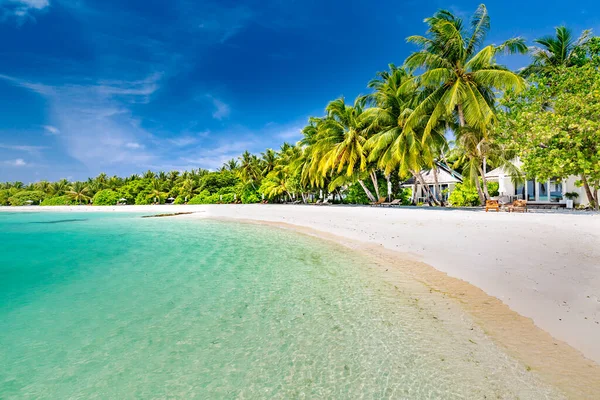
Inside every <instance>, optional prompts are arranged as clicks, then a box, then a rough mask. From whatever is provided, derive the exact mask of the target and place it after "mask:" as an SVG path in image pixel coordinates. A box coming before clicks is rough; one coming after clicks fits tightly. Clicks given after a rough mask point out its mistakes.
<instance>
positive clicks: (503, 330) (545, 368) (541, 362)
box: [184, 215, 600, 399]
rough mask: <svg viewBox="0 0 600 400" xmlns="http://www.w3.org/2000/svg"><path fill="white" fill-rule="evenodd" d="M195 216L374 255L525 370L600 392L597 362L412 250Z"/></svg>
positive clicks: (567, 388)
mask: <svg viewBox="0 0 600 400" xmlns="http://www.w3.org/2000/svg"><path fill="white" fill-rule="evenodd" d="M186 217H188V218H189V217H190V215H187V216H185V217H184V218H186ZM192 218H193V217H192ZM196 218H198V217H196ZM199 219H210V220H216V221H221V222H232V223H244V224H256V225H262V226H269V227H273V228H276V229H284V230H291V231H294V232H296V233H298V234H302V235H307V236H311V237H315V238H319V239H323V240H326V241H328V242H330V243H333V244H337V245H340V246H343V247H346V248H348V249H350V250H351V251H354V252H357V253H361V254H362V255H364V256H365V257H367V258H369V259H370V260H372V265H370V267H375V268H376V269H378V270H379V272H380V274H381V276H382V278H383V279H384V280H385V281H387V282H388V283H390V284H393V285H396V284H398V282H399V279H400V280H402V279H403V278H402V277H399V276H398V274H397V273H401V274H402V275H405V276H408V277H409V278H410V279H412V280H413V281H415V282H418V283H420V284H422V285H424V286H425V287H426V288H427V289H429V292H430V293H434V294H437V295H440V296H442V297H443V298H446V299H449V300H450V301H452V302H454V304H456V305H458V306H459V307H460V308H461V309H462V310H463V311H464V312H466V313H467V315H468V316H469V317H471V318H472V319H473V321H474V322H475V323H476V324H477V326H478V327H479V328H480V329H481V330H482V332H483V333H484V334H485V336H487V337H488V338H490V339H491V340H492V341H493V342H494V343H495V344H496V345H497V346H499V347H500V348H501V349H502V351H504V352H505V353H506V354H507V355H508V356H510V357H511V358H513V359H514V360H516V361H518V362H519V363H521V364H522V365H523V366H525V367H526V368H527V370H528V371H531V372H533V373H535V374H536V375H537V376H538V377H539V378H541V380H542V381H543V382H545V383H546V384H548V385H550V386H552V387H555V388H557V389H558V390H560V391H561V392H562V393H563V394H565V395H566V396H567V398H574V399H578V398H593V397H594V396H596V395H597V394H598V392H600V378H599V377H600V365H599V364H597V363H595V362H594V361H592V360H590V359H588V358H586V357H585V356H584V355H583V354H582V353H581V352H579V351H578V350H576V349H575V348H573V347H571V346H569V345H568V344H567V343H565V342H562V341H560V340H557V339H555V338H553V337H552V336H551V335H550V334H549V333H548V332H546V331H544V330H542V329H540V328H539V327H537V326H536V325H535V324H534V323H533V321H532V320H531V319H530V318H527V317H524V316H522V315H520V314H518V313H516V312H515V311H513V310H511V309H510V308H509V307H508V306H507V305H506V304H504V303H503V302H502V301H500V300H499V299H497V298H495V297H492V296H489V295H488V294H486V293H485V292H484V291H483V290H481V289H480V288H478V287H476V286H473V285H472V284H470V283H468V282H466V281H464V280H461V279H457V278H453V277H451V276H449V275H448V274H446V273H444V272H441V271H439V270H437V269H435V268H434V267H433V266H431V265H428V264H425V263H423V262H420V261H417V260H415V259H414V257H411V256H410V255H406V254H402V253H399V252H396V251H393V250H387V249H385V248H382V246H377V245H369V244H365V243H362V242H359V241H356V240H352V239H348V238H345V237H341V236H336V235H333V234H329V233H326V232H323V231H319V230H315V229H312V228H307V227H302V226H298V225H294V224H288V223H283V222H269V221H263V220H252V219H238V218H227V217H210V216H202V217H200V218H199ZM390 269H391V271H389V270H390ZM404 279H405V278H404Z"/></svg>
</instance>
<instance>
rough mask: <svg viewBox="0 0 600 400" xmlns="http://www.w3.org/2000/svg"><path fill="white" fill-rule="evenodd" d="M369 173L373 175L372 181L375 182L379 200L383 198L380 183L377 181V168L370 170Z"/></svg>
mask: <svg viewBox="0 0 600 400" xmlns="http://www.w3.org/2000/svg"><path fill="white" fill-rule="evenodd" d="M369 175H370V176H371V181H372V182H373V186H374V187H375V194H376V195H377V200H379V199H380V198H381V195H380V194H379V184H378V182H377V172H375V170H372V171H371V172H369ZM377 200H376V201H377Z"/></svg>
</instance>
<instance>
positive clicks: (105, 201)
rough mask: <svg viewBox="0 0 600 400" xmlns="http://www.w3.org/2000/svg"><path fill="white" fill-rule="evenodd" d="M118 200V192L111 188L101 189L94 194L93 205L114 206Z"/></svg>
mask: <svg viewBox="0 0 600 400" xmlns="http://www.w3.org/2000/svg"><path fill="white" fill-rule="evenodd" d="M118 202H119V194H118V193H117V192H115V191H113V190H111V189H103V190H101V191H99V192H98V193H96V194H95V195H94V198H93V200H92V203H93V204H94V205H95V206H114V205H116V204H117V203H118Z"/></svg>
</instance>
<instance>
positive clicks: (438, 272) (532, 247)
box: [0, 205, 600, 398]
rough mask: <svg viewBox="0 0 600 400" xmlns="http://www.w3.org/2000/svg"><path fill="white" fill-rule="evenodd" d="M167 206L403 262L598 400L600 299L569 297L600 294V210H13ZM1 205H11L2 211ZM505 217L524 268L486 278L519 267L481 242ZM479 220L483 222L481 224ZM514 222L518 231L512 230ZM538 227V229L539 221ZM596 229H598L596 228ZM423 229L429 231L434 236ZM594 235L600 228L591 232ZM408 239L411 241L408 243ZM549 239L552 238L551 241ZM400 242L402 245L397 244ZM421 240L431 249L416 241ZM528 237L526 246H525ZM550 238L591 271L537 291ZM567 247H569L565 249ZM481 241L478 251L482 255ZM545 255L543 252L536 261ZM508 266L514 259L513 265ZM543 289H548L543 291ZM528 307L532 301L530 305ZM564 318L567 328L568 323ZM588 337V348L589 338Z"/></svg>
mask: <svg viewBox="0 0 600 400" xmlns="http://www.w3.org/2000/svg"><path fill="white" fill-rule="evenodd" d="M165 209H169V210H170V211H172V212H180V211H182V212H193V213H192V214H188V215H181V216H177V218H186V219H188V218H192V219H194V218H198V219H205V218H211V219H218V220H223V221H236V222H241V223H258V224H263V225H270V226H273V227H276V228H283V229H291V230H294V231H296V232H298V233H301V234H308V235H311V236H315V237H318V238H321V239H324V240H328V241H331V242H334V243H338V244H340V245H343V246H346V247H348V248H351V249H352V250H355V251H359V252H362V253H365V254H366V255H368V256H369V257H371V258H374V259H376V260H377V262H376V263H375V264H377V265H387V266H390V265H393V266H394V267H395V268H400V269H402V272H403V273H406V274H408V275H410V276H411V277H412V278H413V279H415V280H416V281H418V282H421V283H423V284H424V285H426V286H427V287H429V288H430V291H432V292H437V293H439V294H441V295H443V296H447V297H448V298H451V299H453V300H454V301H455V302H457V303H459V304H460V306H461V307H462V309H463V310H465V312H466V313H467V314H468V315H469V316H471V317H472V318H473V319H474V320H475V321H476V323H477V324H478V325H479V326H480V327H481V329H482V330H483V331H484V332H485V334H486V335H487V336H489V337H490V338H491V339H492V340H493V341H494V342H495V343H496V344H498V345H499V346H500V347H501V348H502V349H503V350H505V351H506V353H507V354H508V355H509V356H511V357H512V358H514V359H516V360H518V361H520V362H521V363H522V364H524V365H526V366H527V367H528V368H531V370H532V371H533V372H535V373H537V374H539V375H540V376H541V377H542V378H543V380H544V381H546V382H547V383H550V384H552V385H553V386H556V387H558V388H559V389H561V390H562V391H564V392H565V394H567V395H568V397H569V398H592V397H593V396H595V395H597V393H598V392H600V366H599V365H598V359H597V358H595V357H597V355H598V354H600V343H597V342H598V341H597V340H595V339H594V338H597V337H600V335H596V333H598V332H600V329H598V330H597V331H595V330H594V325H595V326H598V325H597V324H594V322H595V321H594V320H593V318H599V316H600V301H598V305H594V304H592V307H591V308H590V307H587V308H586V307H582V306H581V303H577V302H573V303H574V306H572V307H571V309H567V308H566V307H565V306H563V305H561V303H560V298H561V297H564V296H568V295H569V296H572V295H573V293H572V292H569V290H571V291H573V290H576V291H579V292H580V293H579V294H582V295H584V299H585V298H586V297H585V293H586V292H587V291H589V290H592V292H590V293H592V294H593V291H594V290H595V293H596V294H598V292H599V291H598V288H599V287H600V284H599V283H600V276H599V275H600V270H599V269H598V268H599V267H597V266H596V269H595V270H594V268H593V266H594V265H596V264H595V263H596V260H598V259H600V257H598V255H599V254H600V252H598V250H596V247H597V246H594V243H598V242H597V241H596V240H597V239H600V236H598V233H600V230H596V231H595V229H596V228H600V218H598V217H597V216H595V215H594V214H587V215H586V214H583V215H581V214H578V215H577V216H572V215H564V214H558V215H556V214H516V215H515V214H495V213H494V214H492V213H489V214H486V213H481V212H479V213H478V212H468V211H452V212H448V211H446V210H444V211H437V210H426V211H425V210H423V211H421V212H420V210H406V209H404V210H402V209H400V210H397V209H381V208H367V207H363V208H355V207H310V206H289V205H288V206H278V205H231V206H225V205H218V206H214V205H213V206H173V207H171V206H118V207H89V206H83V207H77V206H75V207H22V208H21V207H20V208H12V209H10V210H6V211H12V212H15V211H17V212H20V211H25V212H32V211H39V212H42V211H54V212H115V211H116V212H131V213H164V212H165ZM1 211H3V210H2V209H0V212H1ZM432 223H433V224H434V225H435V224H436V223H438V224H442V225H444V224H445V227H444V229H447V228H448V227H450V228H451V231H452V233H453V235H451V236H444V232H442V234H441V235H440V232H435V231H434V232H431V231H430V230H431V225H432ZM502 224H505V225H507V226H506V227H505V228H506V230H507V231H508V233H509V234H508V237H509V238H514V236H515V235H516V236H517V237H516V240H515V241H512V240H508V241H507V242H506V244H504V245H503V246H500V247H502V249H504V250H505V249H506V248H507V247H508V248H515V254H513V255H511V257H512V260H513V261H515V262H516V263H517V265H516V267H517V268H516V270H515V271H517V272H518V271H521V272H522V273H521V274H520V275H517V276H516V277H513V278H511V279H508V280H506V279H505V280H504V281H502V280H501V281H499V282H497V284H496V285H495V286H490V285H489V284H488V283H489V282H487V281H486V279H487V278H489V275H490V274H491V275H492V276H498V275H500V276H502V275H505V273H507V272H515V271H513V270H512V269H511V268H512V267H511V268H507V266H506V264H505V263H503V262H502V261H503V260H505V259H507V258H509V259H510V258H511V257H509V256H506V255H504V256H503V257H502V259H500V260H498V259H496V262H493V261H494V260H493V258H494V257H496V258H497V257H498V255H497V254H496V253H497V252H496V251H494V249H490V248H486V247H480V244H481V242H484V243H485V242H486V241H488V242H489V241H490V240H492V242H493V241H494V240H493V238H494V235H495V234H497V233H498V231H499V230H500V229H501V228H502V227H503V226H502ZM528 225H529V226H533V227H534V228H536V229H538V230H541V231H544V230H545V231H544V232H546V233H548V232H554V233H555V235H554V236H548V237H547V238H546V239H544V238H540V239H539V240H532V239H535V236H532V235H531V233H528V231H527V230H523V229H524V227H527V226H528ZM474 227H479V228H481V229H479V228H477V229H474ZM557 228H558V230H557ZM560 228H562V230H561V229H560ZM574 228H576V229H577V230H579V231H580V232H581V233H582V234H583V236H582V237H583V239H579V238H577V237H574V236H573V234H572V233H573V232H572V230H573V229H574ZM511 229H513V230H514V231H515V232H516V234H515V233H514V232H511ZM473 230H474V231H475V232H473ZM533 231H534V232H535V229H534V230H533ZM486 232H493V233H494V235H491V236H490V235H488V234H487V233H486ZM594 232H598V233H596V236H594ZM556 233H558V234H559V235H556ZM423 234H425V235H426V236H425V237H424V236H423ZM463 234H464V235H463ZM585 234H591V235H592V236H591V237H588V238H587V239H585ZM477 235H479V237H478V236H477ZM440 236H441V239H442V241H441V242H440ZM463 236H464V237H463ZM553 237H554V238H556V237H558V238H559V239H563V238H564V239H565V240H564V243H561V240H556V239H554V240H551V239H552V238H553ZM403 240H406V241H407V242H409V243H403ZM545 240H546V241H549V242H550V243H545ZM586 240H587V241H586ZM398 241H399V242H400V244H402V246H400V245H396V246H394V244H395V243H397V242H398ZM473 241H474V242H475V243H473ZM413 242H416V243H418V244H419V245H420V246H422V247H421V248H419V247H417V246H410V245H411V244H413ZM430 242H433V243H434V244H437V245H438V246H440V248H439V249H438V250H439V251H438V252H434V253H431V251H429V253H428V250H429V249H430V247H431V246H430V245H431V243H430ZM444 243H446V244H444ZM519 243H521V246H518V244H519ZM523 243H524V244H525V246H523ZM444 246H450V247H446V248H445V247H444ZM548 246H552V247H551V248H552V250H554V251H553V252H552V251H547V252H546V253H544V254H546V256H548V258H544V259H542V260H541V261H543V262H545V263H546V264H549V262H550V261H552V262H554V261H556V257H553V255H554V254H560V255H562V256H563V257H565V260H566V261H568V262H564V263H561V264H564V265H565V267H564V268H566V269H567V270H566V271H565V274H566V275H572V276H575V277H576V276H577V275H581V279H579V280H575V281H571V282H569V281H566V280H564V279H563V278H561V277H558V281H557V282H554V281H552V280H551V281H546V282H544V286H546V287H544V288H543V289H544V290H543V291H542V290H536V289H542V287H538V288H536V287H535V286H534V287H532V289H533V290H529V291H527V290H526V289H527V288H528V285H529V284H530V283H531V281H532V280H534V281H535V280H537V281H540V282H542V281H543V279H544V277H546V275H549V273H550V275H552V272H554V273H555V272H556V268H555V265H548V267H547V268H541V269H540V268H537V269H535V268H534V269H531V264H532V263H531V262H530V263H527V262H524V261H522V258H521V257H522V256H523V255H530V254H533V255H536V254H537V255H539V248H540V247H541V248H547V247H548ZM564 247H566V248H567V251H565V250H564V249H563V248H564ZM453 248H456V249H458V250H459V252H462V253H464V254H463V255H464V256H465V257H463V258H460V257H457V255H456V254H454V253H453ZM474 249H475V250H476V251H478V253H473V250H474ZM569 251H570V252H569ZM440 257H441V258H440ZM490 259H491V260H490ZM465 260H467V261H468V262H467V261H465ZM461 261H462V264H460V262H461ZM538 261H539V260H534V264H535V263H537V262H538ZM563 261H564V260H563ZM469 263H470V264H472V265H469ZM582 264H584V265H583V266H584V267H585V268H583V267H582ZM541 265H542V266H543V265H544V264H543V263H542V264H541ZM590 265H591V266H592V267H591V268H590ZM449 266H450V267H453V268H449ZM500 267H504V270H502V268H500ZM498 269H499V271H497V270H498ZM498 273H500V274H498ZM486 274H487V275H486ZM494 274H495V275H494ZM480 275H486V276H483V277H482V276H480ZM506 275H508V276H510V275H511V274H506ZM478 279H479V281H478ZM482 282H483V284H481V283H482ZM507 282H511V283H514V285H515V286H516V289H517V295H519V294H520V296H515V293H514V290H513V292H512V293H511V290H510V289H515V288H514V287H513V288H511V287H510V286H507ZM586 285H587V286H586ZM540 286H542V285H540ZM590 288H591V289H590ZM498 289H500V291H499V292H500V295H498ZM502 290H504V293H503V292H502ZM540 293H541V294H544V295H545V296H541V295H538V294H540ZM536 295H538V296H537V298H536ZM548 298H550V300H551V301H552V302H556V303H557V304H558V305H557V306H556V307H553V308H550V309H546V310H545V309H544V308H543V307H544V306H548V304H550V305H552V304H551V303H548V301H546V300H548ZM507 299H508V301H506V300H507ZM569 300H571V298H569ZM592 300H595V299H592ZM515 305H516V306H515ZM523 305H526V306H528V307H525V308H523V307H522V306H523ZM586 305H587V304H586ZM594 307H595V308H594ZM528 308H529V310H528ZM576 308H578V309H576ZM531 309H533V311H534V312H533V313H531V312H529V313H528V312H527V311H531ZM523 310H525V312H523ZM557 310H558V312H559V313H558V314H557ZM560 312H562V314H561V313H560ZM582 313H583V314H585V313H587V314H588V315H590V316H591V318H592V320H591V321H590V320H588V319H587V318H586V319H585V321H586V322H587V323H588V325H589V323H592V325H591V328H592V329H589V326H587V325H586V326H583V327H582V326H581V325H577V326H575V325H574V326H572V327H571V328H572V329H571V330H570V331H569V332H568V333H570V335H567V337H566V339H565V337H564V336H565V335H562V333H564V332H561V331H560V330H558V329H554V328H555V326H556V325H552V324H550V325H549V326H550V329H548V324H544V322H546V321H545V320H544V315H545V314H553V315H552V316H553V317H555V318H556V317H558V318H559V319H562V318H560V317H561V316H562V317H564V316H565V315H567V316H569V314H570V315H573V314H579V315H582ZM532 314H533V315H532ZM565 322H566V321H565ZM557 326H559V327H560V324H557ZM599 328H600V327H599ZM581 343H583V344H584V346H581ZM596 350H598V352H596ZM586 357H587V358H586Z"/></svg>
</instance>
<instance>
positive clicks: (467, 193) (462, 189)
mask: <svg viewBox="0 0 600 400" xmlns="http://www.w3.org/2000/svg"><path fill="white" fill-rule="evenodd" d="M487 188H488V192H489V194H490V196H491V197H494V196H498V194H499V193H498V188H499V184H498V182H487ZM448 202H449V203H450V204H451V205H452V206H453V207H472V206H476V205H478V204H479V194H478V193H477V188H476V187H475V185H473V183H471V182H470V181H466V182H463V183H458V184H456V187H455V188H454V190H453V191H452V192H451V193H450V196H449V197H448Z"/></svg>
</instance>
